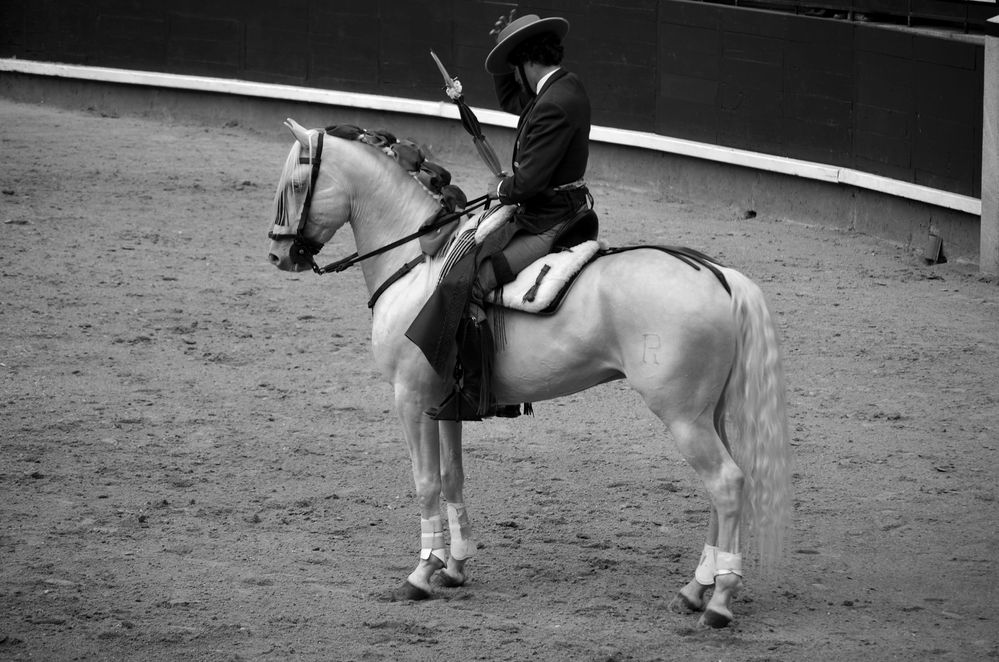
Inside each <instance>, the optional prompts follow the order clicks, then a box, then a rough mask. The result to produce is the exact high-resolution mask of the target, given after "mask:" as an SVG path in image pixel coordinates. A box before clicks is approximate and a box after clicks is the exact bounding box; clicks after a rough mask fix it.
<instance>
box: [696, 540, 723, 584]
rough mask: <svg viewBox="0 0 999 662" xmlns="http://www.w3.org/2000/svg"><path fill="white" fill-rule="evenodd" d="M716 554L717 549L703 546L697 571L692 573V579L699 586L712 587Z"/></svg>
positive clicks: (706, 545)
mask: <svg viewBox="0 0 999 662" xmlns="http://www.w3.org/2000/svg"><path fill="white" fill-rule="evenodd" d="M716 554H718V548H717V547H715V546H714V545H708V544H705V545H704V549H703V550H702V551H701V561H700V563H698V564H697V570H695V571H694V579H696V580H697V583H698V584H700V585H701V586H714V583H715V555H716Z"/></svg>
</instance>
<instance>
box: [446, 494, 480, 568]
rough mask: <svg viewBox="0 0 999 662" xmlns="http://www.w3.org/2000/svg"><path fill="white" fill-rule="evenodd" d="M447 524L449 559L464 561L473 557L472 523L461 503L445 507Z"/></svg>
mask: <svg viewBox="0 0 999 662" xmlns="http://www.w3.org/2000/svg"><path fill="white" fill-rule="evenodd" d="M447 522H448V527H449V529H450V531H451V558H453V559H454V560H456V561H464V560H465V559H468V558H471V557H472V556H474V555H475V540H474V539H473V538H472V523H471V521H469V519H468V511H466V510H465V504H463V503H449V504H448V505H447Z"/></svg>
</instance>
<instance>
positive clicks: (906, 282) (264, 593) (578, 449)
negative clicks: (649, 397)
mask: <svg viewBox="0 0 999 662" xmlns="http://www.w3.org/2000/svg"><path fill="white" fill-rule="evenodd" d="M280 119H283V118H275V122H279V121H280ZM330 119H331V122H335V121H336V120H335V118H330ZM389 128H391V127H389ZM414 138H417V139H418V136H414ZM289 146H290V135H289V136H288V137H287V139H284V140H276V139H275V138H274V137H272V136H262V135H260V134H255V133H253V132H251V131H248V130H243V129H242V128H241V127H239V126H231V125H230V126H227V127H224V126H208V127H204V126H191V125H184V124H167V123H163V122H159V121H154V120H149V119H141V118H124V117H121V118H118V117H104V116H101V115H100V114H98V113H95V112H85V111H80V112H68V111H63V110H57V109H54V108H48V107H44V106H29V105H22V104H17V103H11V102H8V101H0V163H2V170H0V189H2V196H0V247H2V251H0V297H2V300H0V412H2V417H0V438H2V451H3V461H2V469H0V489H2V493H0V498H2V503H0V659H8V660H199V661H200V660H408V661H410V662H418V661H420V660H518V661H519V660H526V659H530V660H535V659H536V660H618V661H623V660H685V661H687V660H692V661H701V660H705V661H707V660H733V661H734V660H753V661H756V662H762V661H764V660H768V661H778V660H779V661H794V660H874V661H882V660H924V659H934V660H981V659H995V658H996V657H999V642H997V636H996V632H997V625H996V616H995V614H993V611H992V610H993V609H995V608H996V606H997V603H999V600H997V597H999V596H997V582H996V579H995V574H994V573H995V570H996V567H997V557H999V554H997V551H996V547H997V542H999V541H997V522H999V517H997V514H999V509H997V504H996V491H997V483H996V461H997V449H999V439H997V436H999V391H997V375H999V372H997V368H996V365H997V356H999V289H997V285H996V282H995V280H994V279H990V278H987V277H983V276H981V275H980V274H978V273H976V269H975V267H974V266H973V265H965V264H953V263H948V264H943V265H932V266H931V265H926V264H924V263H923V261H922V260H921V258H920V255H919V251H918V250H912V249H910V248H909V247H906V246H899V245H895V244H891V243H887V242H884V241H880V240H876V239H874V238H871V237H868V236H860V235H856V234H851V233H846V232H842V231H832V230H826V229H820V228H814V227H807V226H804V225H801V224H797V223H795V222H794V219H787V218H774V217H772V216H768V215H767V213H766V211H765V210H746V209H733V208H728V207H717V206H713V205H710V204H705V203H700V202H698V203H695V202H689V201H684V200H678V199H673V198H672V197H670V196H669V195H668V194H667V193H663V192H660V191H651V190H645V189H642V188H640V187H632V188H629V187H627V186H621V185H619V184H615V185H611V184H610V183H606V182H599V181H598V182H593V183H592V184H593V186H592V188H593V190H594V193H595V195H596V198H597V201H598V211H599V212H600V214H601V219H602V223H603V236H604V238H605V239H607V240H608V241H609V242H610V243H612V244H614V245H626V244H634V243H639V242H652V243H669V244H682V245H687V246H691V247H694V248H697V249H701V250H703V251H705V252H707V253H709V254H712V255H714V256H716V257H717V258H718V259H720V260H722V261H724V262H726V263H727V264H730V265H732V266H735V267H737V268H739V269H741V270H742V271H744V272H745V273H747V274H748V275H749V276H750V277H751V278H753V279H754V280H756V281H757V282H758V283H760V284H761V285H762V287H763V288H764V290H765V292H766V293H767V296H768V298H769V300H770V302H771V305H772V308H773V310H774V312H775V314H776V316H777V319H778V321H779V324H780V330H781V334H782V339H783V350H784V353H785V357H786V371H787V379H788V395H789V416H790V423H791V429H792V434H793V445H794V455H795V465H794V486H795V509H794V510H795V519H794V523H793V527H792V530H791V532H790V540H789V545H788V548H787V552H786V555H785V557H784V560H783V563H782V566H781V571H780V573H779V574H778V575H777V576H776V577H773V578H771V579H763V578H760V577H759V576H757V575H755V574H754V573H753V572H752V565H751V564H750V565H749V570H750V571H749V572H748V574H747V578H746V580H747V581H746V589H745V590H744V592H743V593H742V596H741V598H740V599H739V600H738V602H737V603H736V605H735V612H736V621H735V623H734V624H733V626H732V627H730V628H728V629H726V630H723V631H712V630H704V629H700V628H698V627H696V617H692V616H681V615H677V614H674V613H672V612H670V611H669V610H668V609H667V604H668V602H669V600H670V598H671V596H672V595H673V594H674V592H675V591H676V590H677V589H678V588H679V587H680V586H681V585H682V584H683V583H684V582H685V581H686V579H687V578H688V577H689V576H690V574H691V572H692V571H693V567H694V565H695V564H696V562H697V557H698V553H699V550H700V547H701V544H702V539H703V532H704V528H705V526H706V519H707V512H708V511H707V502H706V498H705V495H704V492H703V490H702V489H701V487H700V485H699V484H698V482H697V480H696V477H695V475H694V473H693V471H692V470H691V469H690V468H689V467H688V466H687V465H686V464H685V463H684V462H683V461H682V460H681V459H680V457H679V455H678V453H677V451H676V450H675V448H674V447H673V444H672V441H671V440H670V439H669V437H668V435H667V434H666V432H665V431H664V429H663V427H662V425H661V424H660V423H659V422H658V421H657V420H656V419H655V418H654V417H653V416H652V415H651V414H650V413H649V412H648V411H647V410H646V409H645V408H644V407H643V406H642V404H641V403H640V402H639V400H638V398H637V396H636V395H635V394H634V393H632V392H631V391H630V390H629V389H628V388H627V387H626V385H625V384H623V383H612V384H607V385H604V386H602V387H599V388H596V389H593V390H591V391H588V392H585V393H581V394H579V395H576V396H573V397H569V398H564V399H561V400H557V401H552V402H542V403H537V404H536V407H535V409H536V414H537V415H536V416H535V417H534V418H521V419H518V420H513V421H490V422H485V423H481V424H476V425H469V426H467V431H466V471H467V474H468V484H467V489H466V496H467V501H468V504H469V507H470V509H471V514H472V517H473V521H474V524H475V526H476V533H477V538H478V540H479V551H478V556H477V557H476V558H475V560H474V562H473V564H472V566H471V571H472V576H471V581H470V583H469V584H468V585H467V586H466V587H464V588H460V589H452V590H445V589H440V590H439V598H438V599H436V600H433V601H430V602H426V603H420V604H416V603H386V602H382V601H380V600H379V599H378V596H379V595H380V594H381V593H382V592H384V591H386V590H387V589H390V588H392V587H394V586H396V585H397V584H399V583H400V582H401V580H402V579H403V578H404V577H405V576H406V574H407V573H408V572H409V571H410V569H411V568H412V566H413V565H414V563H415V560H416V558H417V552H418V547H419V521H418V516H419V515H418V510H417V508H416V505H415V499H414V490H413V485H412V476H411V472H410V466H409V460H408V457H407V455H406V449H405V446H404V444H403V442H402V441H401V435H400V428H399V426H398V425H397V423H396V421H395V418H394V414H393V411H392V404H391V399H390V389H389V386H388V385H387V384H386V383H384V382H383V381H382V380H381V377H380V375H379V374H377V372H376V370H375V368H374V365H373V362H372V360H371V357H370V351H369V347H368V335H369V323H370V314H369V312H368V310H367V309H366V307H365V301H366V298H367V293H366V292H365V291H364V287H363V283H362V280H361V278H360V274H359V273H357V272H346V273H344V274H341V275H329V276H324V277H322V278H319V277H316V276H315V275H313V274H301V275H289V274H285V273H280V272H278V271H276V270H275V269H273V268H272V267H271V266H269V264H268V263H267V261H266V259H265V258H266V248H267V240H266V233H267V231H268V229H269V223H270V220H271V217H270V214H271V207H270V205H271V197H272V192H273V187H274V185H275V182H276V177H277V174H278V172H279V170H280V166H281V164H282V163H283V159H284V156H285V154H286V151H287V149H288V147H289ZM439 156H443V157H445V158H442V160H443V161H444V162H445V163H446V164H447V165H449V166H450V167H451V169H452V171H453V172H454V173H455V175H456V179H458V181H459V183H461V184H462V185H464V186H465V187H466V190H468V191H469V192H470V193H472V194H477V193H478V191H479V190H481V188H482V187H484V185H485V181H486V179H485V177H484V176H483V170H482V168H481V166H478V164H477V163H476V162H475V161H474V157H473V155H472V151H471V149H469V150H468V152H464V153H461V154H444V155H439ZM753 212H756V213H755V215H754V213H753ZM916 248H917V249H918V248H919V247H916ZM352 250H353V247H352V241H351V240H350V238H349V237H340V238H337V239H336V240H335V241H334V242H333V243H332V244H331V245H330V246H329V247H328V248H327V249H326V250H325V252H324V253H323V255H324V256H326V255H329V256H330V259H333V258H334V257H340V256H342V255H345V254H347V253H349V252H351V251H352Z"/></svg>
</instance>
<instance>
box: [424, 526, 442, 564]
mask: <svg viewBox="0 0 999 662" xmlns="http://www.w3.org/2000/svg"><path fill="white" fill-rule="evenodd" d="M431 556H436V557H437V558H438V559H440V560H441V561H444V562H445V563H447V549H445V547H444V523H443V522H442V521H441V516H440V515H434V516H433V517H431V518H429V519H426V518H420V558H421V559H422V560H424V561H427V560H429V559H430V557H431Z"/></svg>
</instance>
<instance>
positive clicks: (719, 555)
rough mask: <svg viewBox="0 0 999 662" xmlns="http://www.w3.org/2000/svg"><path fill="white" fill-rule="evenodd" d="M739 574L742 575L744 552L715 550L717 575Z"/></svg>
mask: <svg viewBox="0 0 999 662" xmlns="http://www.w3.org/2000/svg"><path fill="white" fill-rule="evenodd" d="M719 575H738V576H739V577H742V554H738V553H736V554H732V553H730V552H723V551H721V550H718V551H716V552H715V577H717V576H719Z"/></svg>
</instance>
